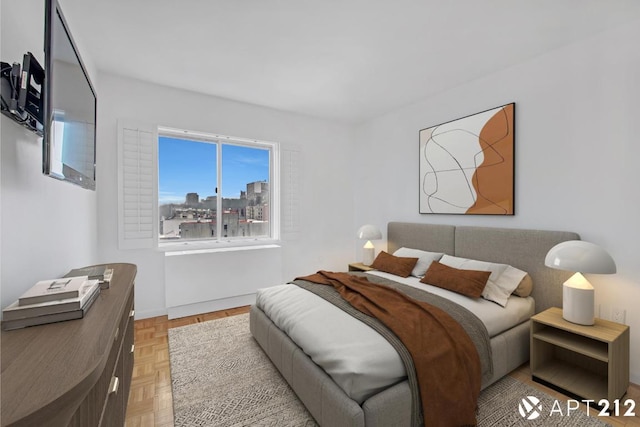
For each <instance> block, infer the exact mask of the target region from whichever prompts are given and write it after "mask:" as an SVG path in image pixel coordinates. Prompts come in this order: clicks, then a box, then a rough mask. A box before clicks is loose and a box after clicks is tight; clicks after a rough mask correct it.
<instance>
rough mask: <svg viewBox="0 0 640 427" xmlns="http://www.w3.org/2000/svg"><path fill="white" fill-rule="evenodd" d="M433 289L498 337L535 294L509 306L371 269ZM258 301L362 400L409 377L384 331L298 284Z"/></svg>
mask: <svg viewBox="0 0 640 427" xmlns="http://www.w3.org/2000/svg"><path fill="white" fill-rule="evenodd" d="M370 274H375V275H378V276H382V277H387V278H390V279H391V280H395V281H399V282H402V283H405V284H408V285H411V286H415V287H419V288H420V287H421V288H423V289H425V288H426V289H428V290H429V291H430V292H433V293H436V294H438V295H440V296H443V297H445V298H448V299H450V300H452V301H454V302H456V303H458V304H460V305H463V306H464V307H466V308H468V309H469V310H471V311H472V312H474V313H476V315H477V316H478V317H479V318H480V319H481V320H482V321H483V322H484V323H485V324H486V325H487V330H488V331H489V335H490V336H491V337H493V336H494V335H497V334H499V333H500V332H502V331H504V330H506V329H509V328H511V327H513V326H515V325H517V324H519V323H522V322H523V321H524V320H526V319H528V318H529V317H530V316H531V315H532V314H533V312H534V304H533V299H532V298H520V297H511V298H510V299H509V302H508V303H507V306H506V307H505V308H502V307H500V306H499V305H497V304H495V303H492V302H489V301H485V300H472V299H470V298H467V297H465V296H462V295H459V294H456V293H453V292H449V291H446V290H444V289H440V288H436V287H433V286H428V285H424V284H421V283H419V280H418V279H417V278H415V277H412V278H407V279H402V278H399V277H398V276H394V275H390V274H386V273H380V272H375V273H370ZM256 305H257V306H258V307H259V308H260V309H261V310H262V311H264V312H265V314H266V315H267V316H268V317H269V318H270V319H271V320H272V321H273V322H274V323H275V324H276V326H277V327H278V328H280V329H281V330H282V331H283V332H284V333H286V334H287V335H288V336H289V337H290V338H291V339H292V340H293V341H294V342H295V343H296V344H297V345H298V347H300V348H301V349H302V351H304V352H305V353H306V354H307V355H308V356H309V357H310V358H311V359H312V360H313V361H314V363H316V364H317V365H318V366H320V367H321V368H322V369H324V370H325V372H326V373H327V374H328V375H329V376H331V378H332V379H333V380H334V381H335V382H336V384H338V386H340V387H341V388H342V390H344V392H345V393H346V394H347V395H348V396H349V397H351V398H352V399H353V400H355V401H356V402H358V403H360V404H361V403H362V402H364V401H365V400H366V399H367V398H368V397H370V396H372V395H374V394H376V393H378V392H379V391H381V390H384V389H385V388H387V387H389V386H391V385H393V384H396V383H398V382H400V381H402V380H403V379H404V378H406V371H405V369H404V365H403V363H402V360H401V359H400V356H399V355H398V353H397V352H396V351H395V349H394V348H393V347H392V346H391V344H389V342H387V340H386V339H384V338H383V337H382V336H381V335H380V334H378V333H377V332H375V331H374V330H373V329H371V328H370V327H369V326H367V325H366V324H364V323H362V322H361V321H359V320H357V319H355V318H353V317H352V316H351V315H349V314H347V313H345V312H344V311H342V310H341V309H339V308H337V307H335V306H334V305H333V304H331V303H329V302H327V301H325V300H324V299H323V298H320V297H319V296H317V295H315V294H313V293H311V292H308V291H306V290H304V289H302V288H300V287H298V286H295V285H279V286H273V287H270V288H264V289H259V290H258V293H257V295H256Z"/></svg>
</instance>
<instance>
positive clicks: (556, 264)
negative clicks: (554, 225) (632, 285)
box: [544, 240, 616, 274]
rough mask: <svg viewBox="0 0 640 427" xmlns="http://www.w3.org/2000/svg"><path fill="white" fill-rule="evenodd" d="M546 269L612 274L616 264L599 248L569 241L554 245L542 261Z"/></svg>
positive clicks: (581, 242)
mask: <svg viewBox="0 0 640 427" xmlns="http://www.w3.org/2000/svg"><path fill="white" fill-rule="evenodd" d="M544 264H545V265H546V266H547V267H551V268H557V269H559V270H569V271H574V272H576V271H579V272H580V273H594V274H614V273H615V272H616V263H615V261H614V260H613V258H611V255H609V254H608V253H607V251H605V250H604V249H602V248H601V247H600V246H598V245H596V244H593V243H589V242H583V241H582V240H569V241H567V242H562V243H559V244H557V245H555V246H554V247H553V248H551V249H550V250H549V252H548V253H547V256H546V257H545V259H544Z"/></svg>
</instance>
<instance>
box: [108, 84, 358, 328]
mask: <svg viewBox="0 0 640 427" xmlns="http://www.w3.org/2000/svg"><path fill="white" fill-rule="evenodd" d="M100 88H101V97H100V99H99V105H98V139H99V140H100V141H104V142H105V143H104V144H100V145H99V146H98V152H97V158H98V165H97V167H98V170H97V174H98V176H97V179H98V182H99V183H100V186H101V187H100V191H99V192H98V198H99V200H98V207H99V209H98V211H99V212H98V222H99V224H100V231H99V242H100V257H101V258H103V259H106V260H109V262H115V261H126V262H132V263H135V264H137V265H138V276H137V280H136V315H137V317H148V316H155V315H159V314H164V313H166V312H167V305H168V304H167V301H166V298H165V291H166V288H165V282H166V277H165V265H166V263H165V255H164V253H163V252H159V251H156V250H129V251H121V250H119V249H118V247H117V191H116V182H117V176H116V170H117V169H116V134H117V132H116V131H117V128H116V124H117V120H118V119H133V120H138V121H143V122H147V123H155V124H158V125H162V126H168V127H174V128H182V129H188V130H195V131H202V132H211V133H217V134H222V135H230V136H237V137H244V138H253V139H260V140H265V141H275V142H280V143H282V144H283V145H284V146H287V147H297V148H299V150H300V154H301V155H300V157H301V161H302V163H301V165H300V170H301V179H300V232H299V233H298V234H297V235H291V234H289V235H287V236H285V237H284V238H283V241H282V249H281V250H280V251H279V252H280V253H281V265H278V263H277V262H274V265H273V267H272V268H273V269H274V271H271V270H270V271H268V272H265V274H264V275H265V276H266V277H265V282H264V283H262V284H261V286H270V285H274V284H277V283H273V280H274V279H273V278H274V277H278V278H280V281H287V280H291V279H293V278H294V277H295V276H296V275H304V274H308V273H312V272H315V271H317V270H318V269H321V268H323V269H342V270H344V269H346V265H347V263H348V262H351V261H352V260H353V239H354V237H353V236H354V235H355V232H356V230H355V229H353V227H352V219H353V209H354V208H353V190H352V179H351V177H352V173H351V168H352V166H353V161H352V158H353V155H352V153H353V145H352V144H353V143H352V141H353V134H352V129H351V128H349V127H347V126H344V125H340V124H335V123H330V122H326V121H321V120H316V119H311V118H307V117H304V116H300V115H296V114H291V113H285V112H281V111H277V110H273V109H269V108H263V107H257V106H254V105H249V104H244V103H240V102H235V101H230V100H226V99H221V98H215V97H211V96H205V95H201V94H197V93H192V92H185V91H180V90H176V89H172V88H168V87H163V86H158V85H154V84H149V83H145V82H141V81H137V80H131V79H127V78H122V77H118V76H114V75H109V74H101V75H100ZM207 256H208V257H211V262H212V263H216V264H219V263H218V262H217V258H216V257H218V258H220V257H221V255H220V254H216V253H212V254H208V255H207ZM237 256H238V257H241V256H242V257H250V256H256V257H259V256H260V252H259V251H256V252H255V254H254V255H248V254H247V251H243V252H242V253H240V252H239V253H238V255H237ZM256 261H259V259H256ZM201 263H202V259H201V257H200V256H197V257H196V256H194V257H193V267H194V268H196V267H197V266H199V265H201ZM233 264H234V263H230V266H229V269H231V268H232V265H233ZM247 265H248V266H249V265H251V259H250V258H249V259H247ZM187 267H188V266H187ZM187 267H185V266H184V265H183V263H181V268H187ZM229 275H230V271H224V272H220V274H219V275H218V276H216V272H215V271H213V272H212V273H211V280H212V282H213V281H214V280H215V279H216V277H229ZM185 280H188V278H185ZM199 283H200V282H199ZM197 286H201V285H197ZM172 292H173V291H172V290H170V292H169V293H170V294H172ZM189 292H190V293H192V294H193V293H194V292H195V291H194V290H193V289H190V290H189ZM208 294H209V290H208V289H204V286H203V291H202V295H203V300H205V299H207V298H209V297H208V296H207V295H208Z"/></svg>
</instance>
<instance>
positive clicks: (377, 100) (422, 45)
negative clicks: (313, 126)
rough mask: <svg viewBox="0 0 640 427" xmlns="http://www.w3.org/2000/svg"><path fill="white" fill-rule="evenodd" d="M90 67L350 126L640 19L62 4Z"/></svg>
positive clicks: (241, 0)
mask: <svg viewBox="0 0 640 427" xmlns="http://www.w3.org/2000/svg"><path fill="white" fill-rule="evenodd" d="M61 2H62V6H63V11H64V13H65V14H66V15H67V19H68V20H69V21H70V25H71V26H72V28H71V31H72V33H73V35H74V38H76V39H78V40H81V45H82V46H83V48H84V49H85V50H86V51H87V53H88V54H89V55H90V56H91V59H92V61H93V62H94V64H95V65H96V67H97V68H98V69H99V70H102V71H106V72H109V73H115V74H120V75H124V76H129V77H133V78H137V79H141V80H146V81H150V82H154V83H158V84H162V85H167V86H174V87H179V88H184V89H187V90H191V91H196V92H201V93H205V94H211V95H216V96H220V97H224V98H230V99H234V100H239V101H243V102H248V103H252V104H258V105H264V106H268V107H272V108H277V109H281V110H286V111H295V112H298V113H302V114H306V115H311V116H316V117H321V118H327V119H331V120H339V121H344V122H350V123H358V122H361V121H364V120H367V119H370V118H373V117H376V116H379V115H381V114H384V113H386V112H388V111H391V110H394V109H396V108H399V107H401V106H403V105H407V104H410V103H413V102H416V101H418V100H420V99H422V98H425V97H428V96H429V95H432V94H434V93H437V92H440V91H443V90H446V89H449V88H452V87H455V86H458V85H460V84H463V83H465V82H468V81H470V80H473V79H477V78H479V77H481V76H483V75H487V74H489V73H492V72H494V71H496V70H500V69H503V68H505V67H509V66H511V65H513V64H517V63H520V62H522V61H525V60H527V59H528V58H532V57H535V56H537V55H540V54H542V53H544V52H546V51H549V50H551V49H555V48H558V47H561V46H564V45H567V44H569V43H572V42H574V41H577V40H581V39H585V38H587V37H590V36H591V35H593V34H595V33H598V32H601V31H604V30H606V29H608V28H612V27H615V26H618V25H622V24H624V23H627V22H630V21H632V20H638V19H640V1H638V0H528V1H526V0H422V1H419V0H415V1H409V0H384V1H383V0H315V1H312V0H225V1H223V0H109V1H100V0H64V1H62V0H61Z"/></svg>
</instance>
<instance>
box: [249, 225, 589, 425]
mask: <svg viewBox="0 0 640 427" xmlns="http://www.w3.org/2000/svg"><path fill="white" fill-rule="evenodd" d="M576 239H579V236H578V235H577V234H575V233H572V232H561V231H546V230H521V229H507V228H490V227H469V226H450V225H434V224H416V223H405V222H391V223H389V224H388V227H387V240H388V250H387V252H388V253H390V254H393V253H395V252H396V251H397V250H398V249H400V248H413V249H419V250H423V251H430V252H439V253H444V254H447V255H450V256H454V257H459V258H465V259H473V260H479V261H486V262H492V263H502V264H508V265H510V266H513V267H515V268H517V269H520V270H523V271H525V272H527V273H528V274H529V276H530V277H531V279H532V281H533V288H532V292H531V296H530V297H529V298H526V300H527V301H529V302H528V303H525V302H523V303H522V305H523V307H524V308H523V310H524V313H525V314H523V313H522V312H519V313H516V314H512V315H510V316H511V317H512V320H511V324H510V325H508V327H506V328H505V327H504V326H495V325H493V326H492V325H491V324H489V326H488V329H491V332H490V349H491V350H490V351H491V353H492V357H491V359H490V364H491V366H490V368H491V370H490V375H485V376H484V377H483V379H482V388H483V389H484V388H486V387H487V386H489V385H491V384H492V383H494V382H495V381H497V380H498V379H500V378H502V377H503V376H505V375H506V374H508V373H509V372H511V371H512V370H514V369H516V368H517V367H518V366H520V365H521V364H522V363H524V362H526V361H527V360H528V359H529V320H528V318H529V317H530V315H531V314H533V313H538V312H540V311H543V310H545V309H547V308H549V307H552V306H560V305H561V301H562V291H561V286H560V284H561V283H562V282H563V281H564V280H566V279H567V278H568V276H569V273H567V272H562V271H560V270H554V269H550V268H547V267H545V266H544V258H545V255H546V253H547V251H548V250H549V249H550V248H551V247H553V246H554V245H556V244H558V243H560V242H562V241H566V240H576ZM310 273H311V272H310ZM384 275H385V274H384V273H383V274H380V273H378V274H377V276H384ZM287 286H292V285H287ZM302 292H305V291H304V290H303V291H302ZM258 299H259V300H260V296H259V297H258ZM524 300H525V299H523V301H524ZM312 303H313V302H312ZM527 305H528V307H527ZM263 308H264V309H263ZM283 311H286V310H285V309H284V308H278V307H275V308H274V307H271V308H269V307H268V306H267V305H265V304H264V303H261V302H258V303H257V304H256V305H254V306H253V307H252V308H251V313H250V328H251V333H252V335H253V336H254V338H255V339H256V341H257V342H258V343H259V344H260V346H261V347H262V348H263V350H264V351H265V353H266V354H267V355H268V356H269V358H270V359H271V361H272V362H273V364H274V365H275V366H276V367H277V368H278V370H279V371H280V372H281V374H282V376H283V377H284V378H285V379H286V381H287V382H288V383H289V384H290V386H291V387H292V389H293V390H294V392H295V393H296V394H297V396H298V397H299V398H300V400H301V401H302V402H303V403H304V404H305V406H306V407H307V409H308V410H309V412H310V413H311V414H312V415H313V417H314V418H315V419H316V421H317V422H318V423H319V424H320V425H323V426H411V425H413V424H415V417H412V391H411V388H410V385H409V381H408V380H406V379H404V380H403V379H402V374H401V373H394V372H391V376H393V375H396V377H397V380H395V381H394V380H393V379H391V380H388V379H387V385H384V386H381V387H378V388H376V387H373V388H371V387H370V389H369V390H368V391H367V392H364V393H360V392H358V391H356V392H355V394H354V392H352V391H351V390H348V389H347V388H348V387H345V385H344V383H341V382H340V380H338V379H336V380H334V379H333V378H332V376H330V375H329V374H328V373H327V372H331V371H330V369H327V367H325V368H324V369H323V368H321V367H319V366H318V364H316V363H315V362H314V361H313V360H312V358H311V356H309V355H307V353H305V351H303V350H302V349H301V347H300V346H299V345H298V344H296V342H294V340H292V339H291V338H290V337H289V335H288V334H287V333H285V332H283V330H289V329H287V328H286V327H283V326H282V325H283V321H282V319H279V317H280V316H281V315H282V312H283ZM303 311H304V310H303ZM266 312H270V314H269V315H268V314H267V313H266ZM274 320H275V322H274ZM483 320H484V319H483ZM489 323H491V320H489ZM276 324H279V325H281V327H278V326H276ZM289 333H291V332H289ZM292 335H294V334H292ZM299 335H300V333H299ZM304 345H306V344H304ZM304 345H302V346H303V347H304ZM310 353H312V352H310ZM371 353H375V352H374V351H371ZM312 354H313V353H312ZM314 357H315V356H314ZM385 363H386V362H385ZM379 371H383V369H378V372H379ZM384 371H386V369H384ZM391 371H393V369H391ZM331 375H334V374H333V373H332V374H331ZM398 375H399V376H398ZM348 381H349V380H347V382H348ZM338 383H340V385H338ZM345 390H346V391H345ZM358 393H360V394H358ZM414 394H415V393H414ZM414 406H415V404H414Z"/></svg>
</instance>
